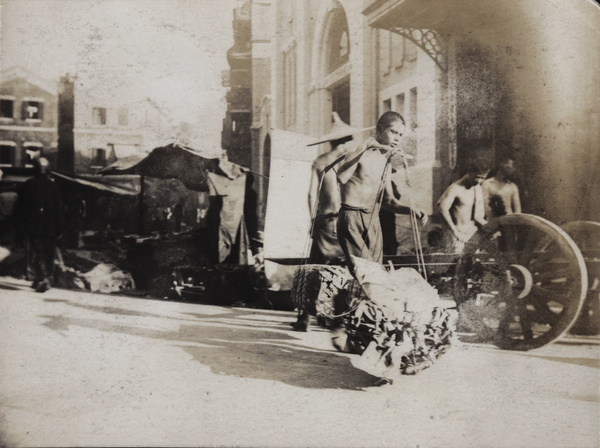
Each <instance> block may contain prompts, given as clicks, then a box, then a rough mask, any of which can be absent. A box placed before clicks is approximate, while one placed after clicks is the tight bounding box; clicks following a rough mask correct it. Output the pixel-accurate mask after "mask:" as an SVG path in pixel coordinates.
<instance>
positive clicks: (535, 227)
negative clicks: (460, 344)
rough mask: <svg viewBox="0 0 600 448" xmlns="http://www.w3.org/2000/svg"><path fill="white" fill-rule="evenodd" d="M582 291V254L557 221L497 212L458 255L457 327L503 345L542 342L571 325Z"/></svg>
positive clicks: (534, 345)
mask: <svg viewBox="0 0 600 448" xmlns="http://www.w3.org/2000/svg"><path fill="white" fill-rule="evenodd" d="M586 290H587V271H586V268H585V263H584V260H583V257H582V255H581V252H580V251H579V249H578V247H577V245H576V244H575V243H574V242H573V240H572V239H571V238H570V237H569V236H568V235H567V234H566V233H565V232H564V231H563V230H561V229H560V227H558V226H556V225H555V224H553V223H551V222H550V221H547V220H545V219H543V218H540V217H538V216H534V215H527V214H518V215H506V216H502V217H499V218H496V219H494V220H492V221H491V222H490V223H489V224H488V225H486V226H485V227H483V229H481V230H480V231H479V232H477V234H476V235H475V236H474V237H473V238H471V240H469V242H468V243H467V244H466V246H465V249H464V251H463V254H462V255H461V257H460V258H459V260H458V263H457V267H456V278H455V300H456V301H457V303H458V305H459V315H460V318H459V324H460V326H459V330H460V328H461V327H462V328H465V327H466V328H469V329H470V331H473V332H475V333H476V334H477V335H478V339H480V340H486V341H492V342H493V343H494V344H496V345H497V346H499V347H501V348H505V349H512V350H530V349H533V348H537V347H541V346H543V345H546V344H548V343H550V342H552V341H554V340H555V339H557V338H559V337H560V336H561V335H563V334H564V333H565V332H566V331H567V330H568V329H569V328H570V326H571V325H572V324H573V322H574V321H575V318H576V317H577V315H578V313H579V311H580V309H581V306H582V303H583V300H584V298H585V295H586Z"/></svg>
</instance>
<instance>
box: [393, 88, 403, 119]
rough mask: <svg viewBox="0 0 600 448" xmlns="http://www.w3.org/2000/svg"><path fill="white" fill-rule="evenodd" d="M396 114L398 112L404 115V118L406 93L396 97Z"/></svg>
mask: <svg viewBox="0 0 600 448" xmlns="http://www.w3.org/2000/svg"><path fill="white" fill-rule="evenodd" d="M394 110H395V111H396V112H398V113H399V114H400V115H402V118H405V117H404V93H401V94H399V95H396V109H394Z"/></svg>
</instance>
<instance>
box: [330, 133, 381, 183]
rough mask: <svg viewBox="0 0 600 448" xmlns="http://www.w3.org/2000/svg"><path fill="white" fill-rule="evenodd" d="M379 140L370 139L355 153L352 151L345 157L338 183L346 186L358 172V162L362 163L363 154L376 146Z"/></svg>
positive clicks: (338, 172)
mask: <svg viewBox="0 0 600 448" xmlns="http://www.w3.org/2000/svg"><path fill="white" fill-rule="evenodd" d="M376 143H377V140H375V139H374V138H372V137H370V138H368V139H366V140H365V141H364V142H363V144H362V145H359V146H358V147H357V148H356V149H355V150H354V151H350V152H348V153H347V154H346V157H344V160H343V161H342V164H341V165H340V167H339V168H338V170H337V177H338V181H339V182H340V183H341V184H345V183H346V182H348V180H349V179H350V178H351V177H352V175H353V174H354V171H356V167H357V166H358V162H359V161H360V158H361V156H362V155H363V153H364V152H365V151H366V150H367V149H369V148H370V147H371V146H372V145H373V144H376Z"/></svg>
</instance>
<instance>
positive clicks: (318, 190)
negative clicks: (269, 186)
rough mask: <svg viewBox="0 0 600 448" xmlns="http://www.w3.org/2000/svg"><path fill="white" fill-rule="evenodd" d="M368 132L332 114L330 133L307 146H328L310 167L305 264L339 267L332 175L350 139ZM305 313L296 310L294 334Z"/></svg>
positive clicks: (336, 193) (306, 321)
mask: <svg viewBox="0 0 600 448" xmlns="http://www.w3.org/2000/svg"><path fill="white" fill-rule="evenodd" d="M368 129H370V128H363V129H361V128H355V127H352V126H350V125H348V124H346V123H344V122H343V121H342V119H341V118H340V117H339V115H338V114H337V112H333V126H332V129H331V131H330V132H329V133H328V134H326V135H324V136H323V137H321V138H319V139H318V140H317V141H315V142H312V143H310V144H309V145H308V146H313V145H318V144H320V143H326V142H329V143H330V145H331V148H330V150H329V151H328V152H326V153H324V154H321V155H320V156H318V157H317V158H316V159H315V161H314V162H313V164H312V171H311V179H310V187H309V191H308V209H309V210H310V212H311V216H312V233H311V237H312V245H311V250H310V255H309V258H308V263H310V264H327V265H342V264H343V263H344V259H345V257H344V252H343V250H342V248H341V246H340V244H339V242H338V237H337V217H338V212H339V210H340V193H339V187H338V183H337V176H336V171H337V168H338V167H339V165H340V163H341V161H342V160H343V158H344V156H345V155H346V153H347V152H348V151H349V150H351V149H352V148H353V147H352V144H351V143H350V142H351V141H352V135H353V134H357V133H359V132H363V131H365V130H368ZM309 322H310V313H309V310H307V309H303V308H302V307H299V309H298V320H297V321H296V322H295V323H293V324H292V326H293V327H294V329H295V330H298V331H307V330H308V325H309Z"/></svg>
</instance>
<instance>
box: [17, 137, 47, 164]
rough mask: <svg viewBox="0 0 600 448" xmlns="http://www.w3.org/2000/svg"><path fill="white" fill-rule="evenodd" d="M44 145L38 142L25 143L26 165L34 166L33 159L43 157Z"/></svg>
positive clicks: (24, 160)
mask: <svg viewBox="0 0 600 448" xmlns="http://www.w3.org/2000/svg"><path fill="white" fill-rule="evenodd" d="M43 149H44V145H42V144H41V143H38V142H24V143H23V158H22V160H23V162H24V163H25V166H33V160H34V159H39V158H40V157H42V152H43Z"/></svg>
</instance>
